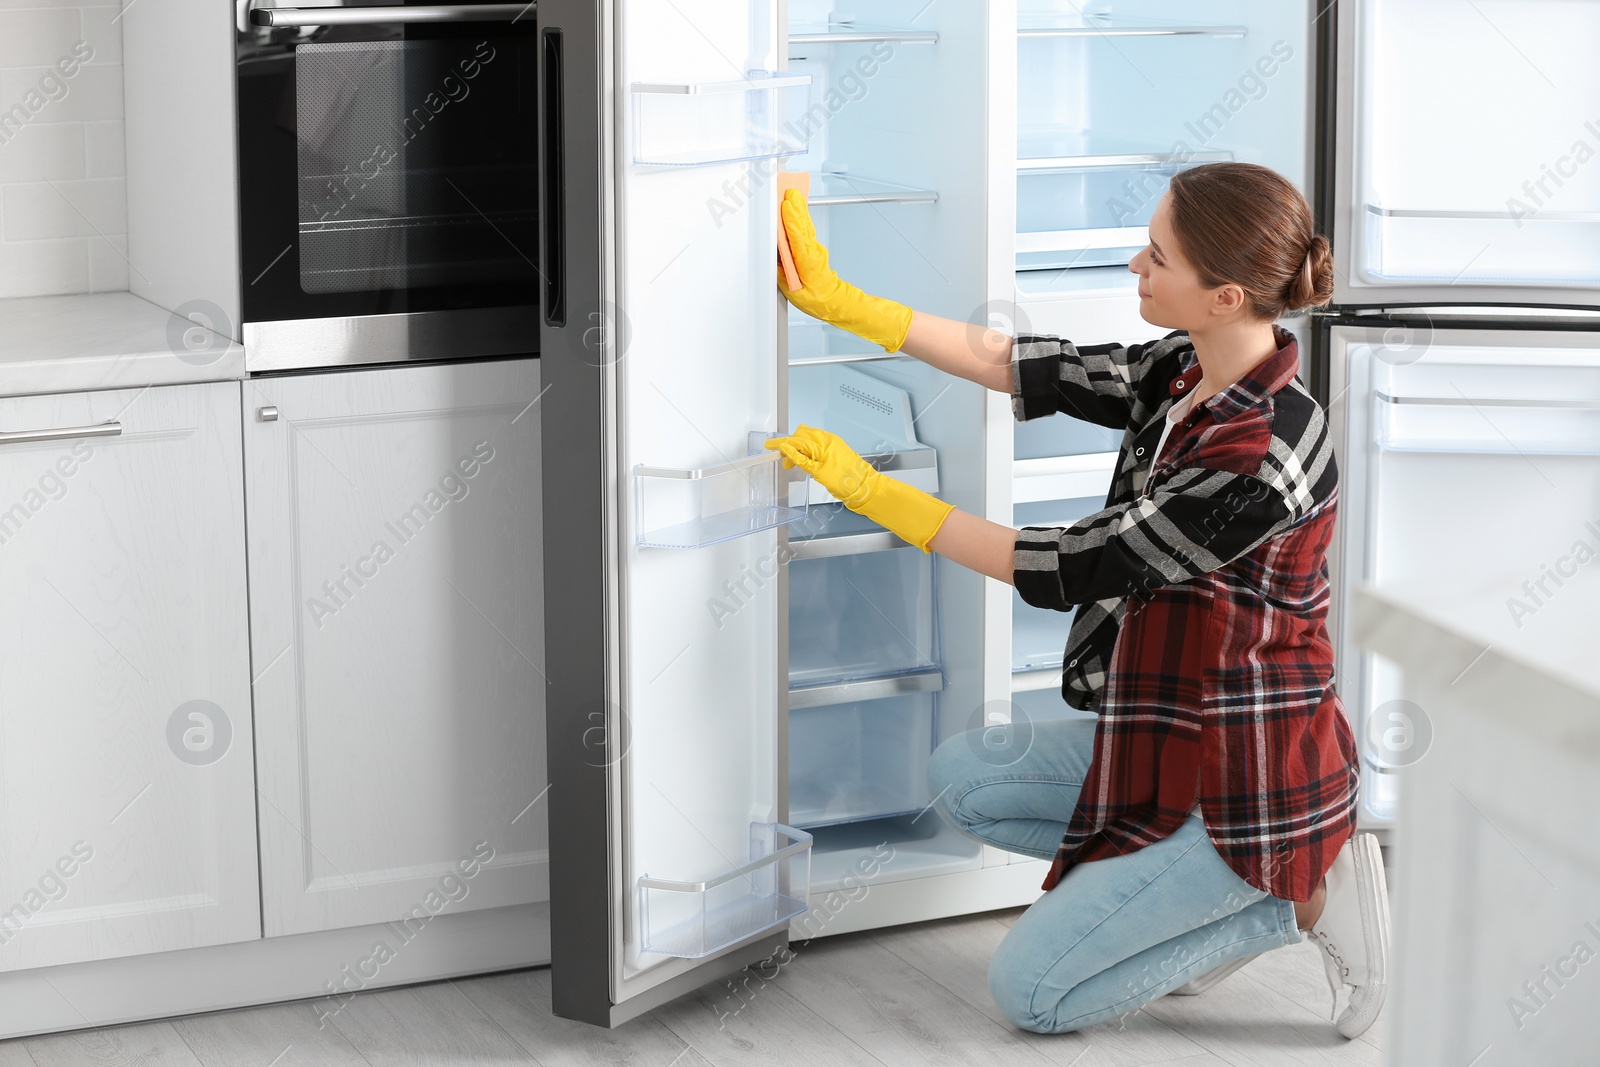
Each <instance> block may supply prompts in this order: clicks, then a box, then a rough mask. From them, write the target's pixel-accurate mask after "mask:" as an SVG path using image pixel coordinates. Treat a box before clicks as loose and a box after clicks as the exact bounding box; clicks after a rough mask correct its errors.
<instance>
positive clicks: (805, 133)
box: [632, 71, 811, 167]
mask: <svg viewBox="0 0 1600 1067" xmlns="http://www.w3.org/2000/svg"><path fill="white" fill-rule="evenodd" d="M810 84H811V75H809V74H788V73H773V72H771V71H751V72H750V76H749V77H747V78H740V79H736V80H733V81H717V82H670V83H663V82H634V83H633V86H632V95H633V161H634V162H635V163H639V164H643V165H646V166H661V167H698V166H707V165H712V164H717V163H739V162H746V161H750V160H757V159H776V158H779V157H782V156H793V155H801V154H803V153H804V152H805V151H806V148H807V145H808V144H809V142H810V136H811V133H810V127H809V124H801V125H799V126H796V125H794V124H792V123H786V122H785V119H786V117H787V100H786V97H785V94H786V93H787V92H788V91H790V90H795V89H798V90H800V91H801V92H804V91H805V90H806V87H807V86H809V85H810Z"/></svg>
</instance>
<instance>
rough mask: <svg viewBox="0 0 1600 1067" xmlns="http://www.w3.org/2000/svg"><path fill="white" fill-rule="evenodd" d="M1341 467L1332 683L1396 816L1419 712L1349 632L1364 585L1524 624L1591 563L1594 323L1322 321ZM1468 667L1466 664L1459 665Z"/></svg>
mask: <svg viewBox="0 0 1600 1067" xmlns="http://www.w3.org/2000/svg"><path fill="white" fill-rule="evenodd" d="M1327 340H1328V351H1329V356H1330V359H1329V371H1330V382H1329V387H1330V392H1331V395H1332V397H1333V400H1332V402H1331V403H1330V404H1329V408H1328V410H1329V414H1330V417H1331V419H1332V421H1333V425H1334V429H1335V448H1336V458H1337V462H1338V465H1339V518H1338V525H1337V528H1336V530H1335V534H1334V545H1333V548H1332V550H1331V551H1330V567H1331V570H1332V572H1333V575H1332V577H1333V583H1334V589H1335V591H1336V593H1335V598H1334V606H1333V612H1332V615H1331V618H1330V627H1329V629H1330V633H1331V634H1332V635H1333V637H1334V641H1335V643H1336V649H1337V652H1336V654H1337V660H1338V668H1339V675H1338V684H1339V687H1340V692H1341V694H1342V695H1343V697H1344V701H1345V707H1346V710H1347V711H1348V713H1349V715H1350V719H1351V726H1352V728H1353V730H1354V731H1355V733H1356V736H1357V738H1358V746H1359V748H1360V751H1361V756H1362V768H1361V777H1362V809H1363V810H1362V819H1363V821H1364V822H1366V821H1369V820H1370V821H1372V822H1375V823H1379V824H1381V823H1382V822H1384V821H1386V820H1388V819H1389V818H1391V817H1392V814H1393V806H1394V801H1395V797H1396V789H1397V777H1396V775H1397V773H1398V771H1399V769H1400V768H1403V767H1405V766H1407V765H1408V764H1410V763H1414V762H1415V761H1416V760H1418V759H1420V758H1421V757H1422V756H1423V755H1424V754H1425V753H1426V751H1427V747H1428V743H1429V737H1430V736H1431V727H1430V723H1429V721H1428V718H1427V710H1426V709H1419V708H1416V707H1414V706H1412V705H1410V704H1408V703H1407V702H1406V701H1404V700H1402V699H1400V679H1399V676H1398V673H1397V668H1396V666H1395V665H1394V664H1393V663H1391V662H1389V661H1388V660H1384V659H1382V658H1380V657H1377V656H1375V655H1373V654H1372V653H1370V652H1367V651H1365V650H1364V649H1363V648H1361V647H1360V645H1358V644H1357V643H1356V641H1355V640H1354V635H1353V633H1352V627H1351V624H1350V618H1349V615H1350V604H1351V602H1352V601H1351V598H1352V595H1353V593H1354V591H1355V589H1356V588H1357V587H1358V586H1360V585H1363V584H1369V585H1377V586H1379V587H1389V586H1395V585H1404V586H1406V587H1409V588H1422V589H1438V590H1441V591H1446V590H1448V589H1451V588H1456V587H1460V586H1462V585H1463V584H1471V585H1473V586H1478V587H1486V588H1488V589H1490V590H1492V592H1493V594H1494V595H1495V596H1496V597H1497V598H1500V599H1503V601H1504V603H1505V605H1506V622H1507V624H1508V625H1510V626H1513V627H1518V628H1520V627H1521V626H1522V625H1523V624H1524V623H1525V622H1526V621H1527V619H1528V618H1530V617H1531V616H1532V615H1533V614H1535V613H1537V612H1538V610H1539V609H1540V608H1541V607H1542V606H1543V605H1544V604H1545V603H1547V602H1548V601H1549V600H1550V598H1551V597H1559V596H1561V595H1562V594H1561V588H1560V587H1561V585H1562V584H1563V582H1564V581H1565V580H1566V579H1568V578H1571V577H1572V576H1573V574H1574V572H1575V569H1576V568H1577V567H1579V566H1582V565H1589V566H1592V565H1594V564H1593V563H1592V561H1593V560H1594V559H1596V558H1597V557H1600V332H1595V331H1588V330H1581V331H1580V330H1571V329H1557V328H1541V329H1534V328H1529V326H1528V324H1526V323H1523V324H1512V325H1505V326H1499V327H1476V328H1465V327H1451V328H1440V327H1438V326H1437V325H1435V326H1434V327H1433V328H1432V329H1431V330H1430V329H1428V328H1427V327H1426V325H1420V324H1417V323H1412V324H1410V325H1409V328H1408V325H1407V324H1406V323H1403V322H1400V321H1394V322H1389V323H1385V324H1384V325H1375V326H1368V325H1355V324H1349V323H1347V324H1342V325H1333V326H1331V327H1329V336H1328V338H1327ZM1468 666H1469V669H1470V665H1468Z"/></svg>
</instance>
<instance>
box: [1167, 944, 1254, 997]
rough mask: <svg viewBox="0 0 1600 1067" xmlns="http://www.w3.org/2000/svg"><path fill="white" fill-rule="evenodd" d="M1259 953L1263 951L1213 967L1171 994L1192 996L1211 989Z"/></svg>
mask: <svg viewBox="0 0 1600 1067" xmlns="http://www.w3.org/2000/svg"><path fill="white" fill-rule="evenodd" d="M1259 955H1261V953H1259V952H1252V953H1250V955H1248V956H1240V957H1239V958H1238V959H1236V960H1229V961H1228V962H1227V963H1224V964H1223V965H1222V966H1221V967H1213V968H1211V970H1209V971H1207V972H1206V973H1205V974H1202V975H1201V976H1200V977H1198V978H1191V979H1189V980H1188V981H1187V982H1185V983H1183V984H1182V985H1181V986H1179V987H1178V988H1176V989H1174V990H1172V991H1171V994H1172V996H1175V997H1192V996H1194V995H1195V994H1197V993H1204V992H1205V991H1206V990H1208V989H1210V988H1211V987H1212V986H1214V985H1216V984H1217V983H1218V982H1220V981H1222V980H1223V979H1224V978H1226V977H1228V975H1230V974H1232V973H1233V972H1234V971H1237V970H1238V969H1239V968H1240V967H1243V966H1244V965H1245V964H1247V963H1249V962H1250V961H1251V960H1253V959H1255V958H1256V957H1257V956H1259Z"/></svg>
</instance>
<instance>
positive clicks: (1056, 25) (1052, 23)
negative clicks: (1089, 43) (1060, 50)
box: [1017, 14, 1248, 39]
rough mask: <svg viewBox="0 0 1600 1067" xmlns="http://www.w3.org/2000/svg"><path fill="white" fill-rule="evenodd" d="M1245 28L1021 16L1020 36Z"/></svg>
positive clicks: (1239, 30) (1228, 32) (1235, 33)
mask: <svg viewBox="0 0 1600 1067" xmlns="http://www.w3.org/2000/svg"><path fill="white" fill-rule="evenodd" d="M1247 32H1248V31H1247V30H1246V28H1245V27H1244V26H1204V25H1198V24H1185V23H1175V22H1155V21H1150V22H1145V21H1140V20H1136V19H1129V18H1115V19H1113V18H1107V17H1096V16H1092V15H1089V16H1068V15H1057V14H1035V15H1029V14H1021V15H1018V16H1017V36H1018V37H1019V38H1023V39H1031V38H1042V37H1089V38H1095V37H1244V36H1246V34H1247Z"/></svg>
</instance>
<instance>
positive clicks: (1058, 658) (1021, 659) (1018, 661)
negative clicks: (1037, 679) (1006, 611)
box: [1011, 591, 1074, 685]
mask: <svg viewBox="0 0 1600 1067" xmlns="http://www.w3.org/2000/svg"><path fill="white" fill-rule="evenodd" d="M1073 614H1074V613H1073V612H1070V611H1050V610H1049V609H1047V608H1036V607H1034V606H1033V605H1032V604H1029V603H1028V602H1027V601H1026V600H1023V599H1022V596H1021V595H1020V594H1018V593H1016V592H1015V591H1013V592H1012V594H1011V672H1012V674H1014V675H1015V674H1021V673H1024V672H1028V671H1043V672H1053V673H1054V675H1055V684H1057V685H1060V684H1061V668H1062V664H1063V663H1064V661H1065V658H1066V648H1067V634H1068V632H1069V631H1070V630H1071V629H1072V617H1073Z"/></svg>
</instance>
